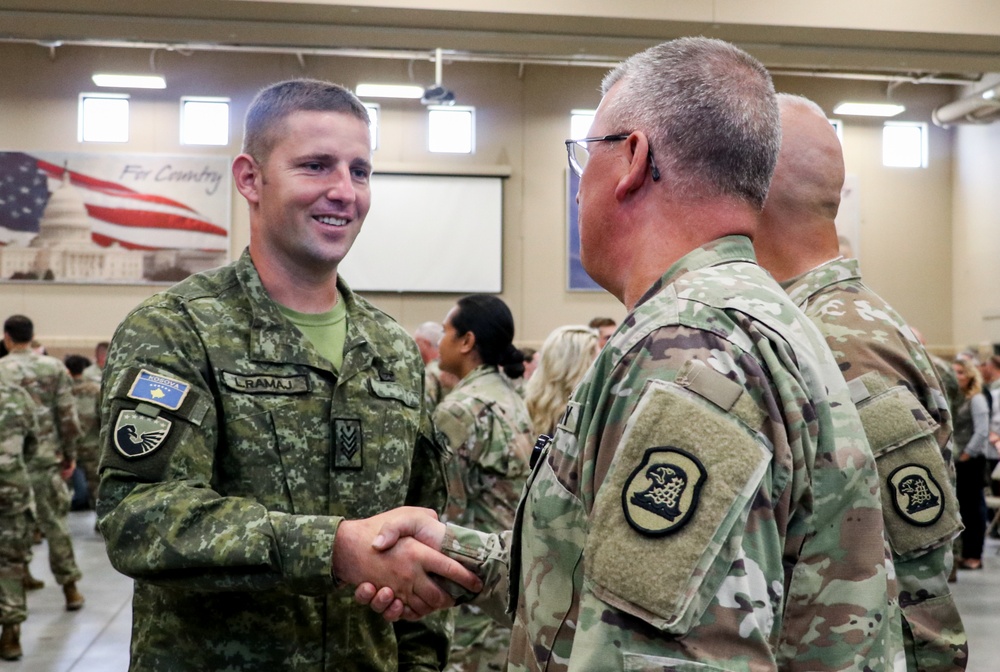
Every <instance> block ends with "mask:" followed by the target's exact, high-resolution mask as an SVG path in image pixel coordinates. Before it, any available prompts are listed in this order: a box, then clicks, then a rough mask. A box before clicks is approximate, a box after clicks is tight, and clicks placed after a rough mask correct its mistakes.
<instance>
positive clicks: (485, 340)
mask: <svg viewBox="0 0 1000 672" xmlns="http://www.w3.org/2000/svg"><path fill="white" fill-rule="evenodd" d="M438 352H439V354H438V357H439V360H440V365H441V370H442V371H446V372H448V373H452V374H454V375H455V376H457V377H458V378H459V382H458V385H456V386H455V388H454V389H453V390H452V391H451V393H450V394H448V396H447V397H445V398H444V399H443V400H442V401H441V402H440V403H439V404H438V406H437V408H435V409H434V424H435V426H436V427H437V429H438V430H439V432H440V433H441V434H443V435H444V437H445V442H446V444H447V445H446V448H447V450H448V453H449V461H448V467H447V473H448V507H447V509H446V516H447V519H448V520H449V521H450V522H454V523H458V524H460V525H464V526H468V527H473V528H475V529H478V530H488V531H490V532H502V531H504V530H509V529H511V528H512V527H513V526H514V510H515V509H516V507H517V501H518V498H519V497H520V495H521V489H522V488H523V487H524V482H525V479H526V478H527V475H528V471H529V468H528V457H529V454H530V452H531V446H532V443H533V440H534V435H533V434H532V431H531V420H530V418H529V416H528V410H527V408H526V407H525V405H524V401H523V400H522V399H521V397H520V395H519V394H518V393H517V391H516V390H515V389H514V387H513V385H512V384H511V382H510V380H509V378H513V379H517V378H519V377H520V376H521V374H522V373H523V371H524V357H523V355H522V353H521V352H520V351H519V350H518V349H517V348H515V347H514V318H513V316H512V315H511V313H510V309H509V308H508V307H507V304H505V303H504V302H503V301H501V300H500V299H498V298H497V297H495V296H489V295H485V294H473V295H470V296H466V297H463V298H461V299H459V300H458V303H457V304H456V305H455V307H454V308H452V309H451V310H450V311H449V312H448V315H447V317H445V320H444V336H443V337H442V338H441V341H440V344H439V346H438ZM500 368H502V369H503V370H504V373H505V374H506V377H505V376H504V375H501V373H500ZM509 644H510V628H508V627H505V626H501V625H499V624H498V623H496V622H495V621H493V619H492V618H490V617H489V616H488V615H486V614H485V613H483V612H482V611H481V610H480V609H479V608H478V607H475V606H472V605H464V606H462V607H459V608H458V609H457V610H456V615H455V636H454V639H453V640H452V646H451V663H450V666H449V668H448V669H449V670H452V671H458V670H461V671H462V672H471V671H473V670H475V671H477V672H478V671H481V670H482V671H485V670H503V669H505V668H506V662H507V648H508V646H509Z"/></svg>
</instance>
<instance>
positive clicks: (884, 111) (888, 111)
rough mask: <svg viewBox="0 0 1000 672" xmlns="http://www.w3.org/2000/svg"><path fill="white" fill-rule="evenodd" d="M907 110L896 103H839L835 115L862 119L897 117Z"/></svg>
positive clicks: (834, 110) (834, 109)
mask: <svg viewBox="0 0 1000 672" xmlns="http://www.w3.org/2000/svg"><path fill="white" fill-rule="evenodd" d="M904 110H906V107H904V106H903V105H897V104H895V103H837V106H836V107H834V108H833V113H834V114H851V115H857V116H860V117H895V116H896V115H897V114H899V113H900V112H903V111H904Z"/></svg>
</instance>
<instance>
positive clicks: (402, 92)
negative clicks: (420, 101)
mask: <svg viewBox="0 0 1000 672" xmlns="http://www.w3.org/2000/svg"><path fill="white" fill-rule="evenodd" d="M354 93H355V95H356V96H357V97H358V98H421V97H423V95H424V87H422V86H414V85H412V84H358V88H357V89H356V90H355V91H354Z"/></svg>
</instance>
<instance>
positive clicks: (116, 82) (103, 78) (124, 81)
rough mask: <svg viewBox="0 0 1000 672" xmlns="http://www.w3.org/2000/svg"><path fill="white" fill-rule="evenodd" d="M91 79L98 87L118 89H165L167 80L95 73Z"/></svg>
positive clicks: (148, 76) (159, 77)
mask: <svg viewBox="0 0 1000 672" xmlns="http://www.w3.org/2000/svg"><path fill="white" fill-rule="evenodd" d="M91 79H93V80H94V84H96V85H97V86H104V87H110V88H116V89H165V88H167V80H165V79H164V78H163V77H161V76H160V75H111V74H107V73H95V74H94V75H93V76H92V77H91Z"/></svg>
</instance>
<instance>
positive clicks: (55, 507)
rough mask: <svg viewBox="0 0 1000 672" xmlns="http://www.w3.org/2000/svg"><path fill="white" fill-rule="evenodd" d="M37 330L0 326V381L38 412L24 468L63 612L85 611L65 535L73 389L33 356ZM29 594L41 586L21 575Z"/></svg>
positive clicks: (25, 321)
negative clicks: (1, 347) (33, 447)
mask: <svg viewBox="0 0 1000 672" xmlns="http://www.w3.org/2000/svg"><path fill="white" fill-rule="evenodd" d="M34 332H35V326H34V324H32V322H31V320H30V319H29V318H27V317H25V316H24V315H12V316H11V317H9V318H7V320H6V321H5V322H4V324H3V338H4V343H6V345H7V349H8V350H9V351H10V354H8V355H7V356H6V357H3V358H2V359H0V380H2V381H4V382H6V383H8V384H11V385H20V386H21V387H23V388H24V389H25V390H26V391H27V392H28V394H30V395H31V399H32V401H34V402H35V405H36V407H37V411H38V426H39V435H38V451H37V452H36V454H35V457H34V458H33V459H31V460H30V461H29V462H28V473H29V474H30V475H31V487H32V490H34V493H35V506H36V507H37V514H38V515H37V521H36V522H37V524H38V527H39V528H41V530H42V533H43V534H44V535H45V538H46V540H47V541H48V544H49V568H50V569H51V570H52V574H53V575H54V576H55V578H56V582H57V583H58V584H59V585H61V586H62V588H63V595H64V596H65V598H66V609H67V611H76V610H77V609H80V608H81V607H83V595H82V594H81V593H80V591H79V590H78V589H77V586H76V583H77V581H79V580H80V578H81V576H83V574H82V573H81V572H80V569H79V567H77V565H76V558H75V557H74V554H73V540H72V538H71V537H70V534H69V522H68V520H67V516H69V504H70V492H69V487H68V486H67V485H66V480H67V479H68V478H69V477H70V475H71V474H72V473H73V469H74V468H75V467H76V452H75V450H76V440H77V437H78V436H80V423H79V421H78V419H77V416H76V404H75V402H74V401H73V383H72V381H71V380H70V377H69V373H68V372H67V371H66V367H65V365H63V363H62V362H60V361H59V360H58V359H56V358H55V357H49V356H48V355H39V354H37V353H35V352H33V351H32V349H31V341H32V339H33V338H34ZM25 581H26V582H27V585H28V587H29V588H41V587H42V582H41V581H39V580H38V579H35V578H34V577H32V576H31V574H30V573H27V570H26V574H25Z"/></svg>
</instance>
